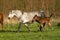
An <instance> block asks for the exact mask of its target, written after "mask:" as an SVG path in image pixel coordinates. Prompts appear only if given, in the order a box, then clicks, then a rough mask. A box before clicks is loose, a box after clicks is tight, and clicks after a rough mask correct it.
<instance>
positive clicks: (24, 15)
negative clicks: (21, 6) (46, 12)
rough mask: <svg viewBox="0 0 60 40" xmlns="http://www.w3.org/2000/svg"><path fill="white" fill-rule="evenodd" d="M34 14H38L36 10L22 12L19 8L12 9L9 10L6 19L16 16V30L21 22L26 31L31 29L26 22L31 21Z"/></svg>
mask: <svg viewBox="0 0 60 40" xmlns="http://www.w3.org/2000/svg"><path fill="white" fill-rule="evenodd" d="M35 15H37V16H40V15H39V13H38V12H22V11H20V10H12V11H11V12H9V15H8V19H12V18H13V17H14V16H16V17H17V18H18V20H19V26H18V31H20V27H21V24H24V25H25V27H26V28H27V29H28V31H31V30H30V28H29V27H28V24H30V23H32V22H33V21H32V19H33V17H34V16H35Z"/></svg>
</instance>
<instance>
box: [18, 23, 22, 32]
mask: <svg viewBox="0 0 60 40" xmlns="http://www.w3.org/2000/svg"><path fill="white" fill-rule="evenodd" d="M21 24H22V23H19V26H18V32H19V31H20V28H21Z"/></svg>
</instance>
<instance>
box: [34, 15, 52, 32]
mask: <svg viewBox="0 0 60 40" xmlns="http://www.w3.org/2000/svg"><path fill="white" fill-rule="evenodd" d="M51 17H52V14H51V15H50V16H49V17H44V18H41V17H39V16H37V15H35V16H34V17H33V21H36V22H38V23H39V30H40V31H42V28H43V27H44V26H45V24H48V25H49V26H50V25H51V23H50V19H51Z"/></svg>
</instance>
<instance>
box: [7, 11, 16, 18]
mask: <svg viewBox="0 0 60 40" xmlns="http://www.w3.org/2000/svg"><path fill="white" fill-rule="evenodd" d="M15 15H16V14H15V13H14V12H9V15H8V19H11V18H13V17H14V16H15Z"/></svg>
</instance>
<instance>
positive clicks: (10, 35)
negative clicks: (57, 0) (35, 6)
mask: <svg viewBox="0 0 60 40" xmlns="http://www.w3.org/2000/svg"><path fill="white" fill-rule="evenodd" d="M37 26H38V23H33V24H30V25H29V28H30V29H31V32H28V30H27V29H26V28H25V26H24V25H23V24H22V26H21V32H17V29H18V24H7V23H5V25H4V31H3V32H2V31H1V27H0V40H60V26H59V25H58V26H57V23H53V25H52V26H51V27H49V28H48V31H47V30H46V29H47V28H46V27H44V29H43V32H39V31H38V27H37ZM52 28H53V30H52Z"/></svg>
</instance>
